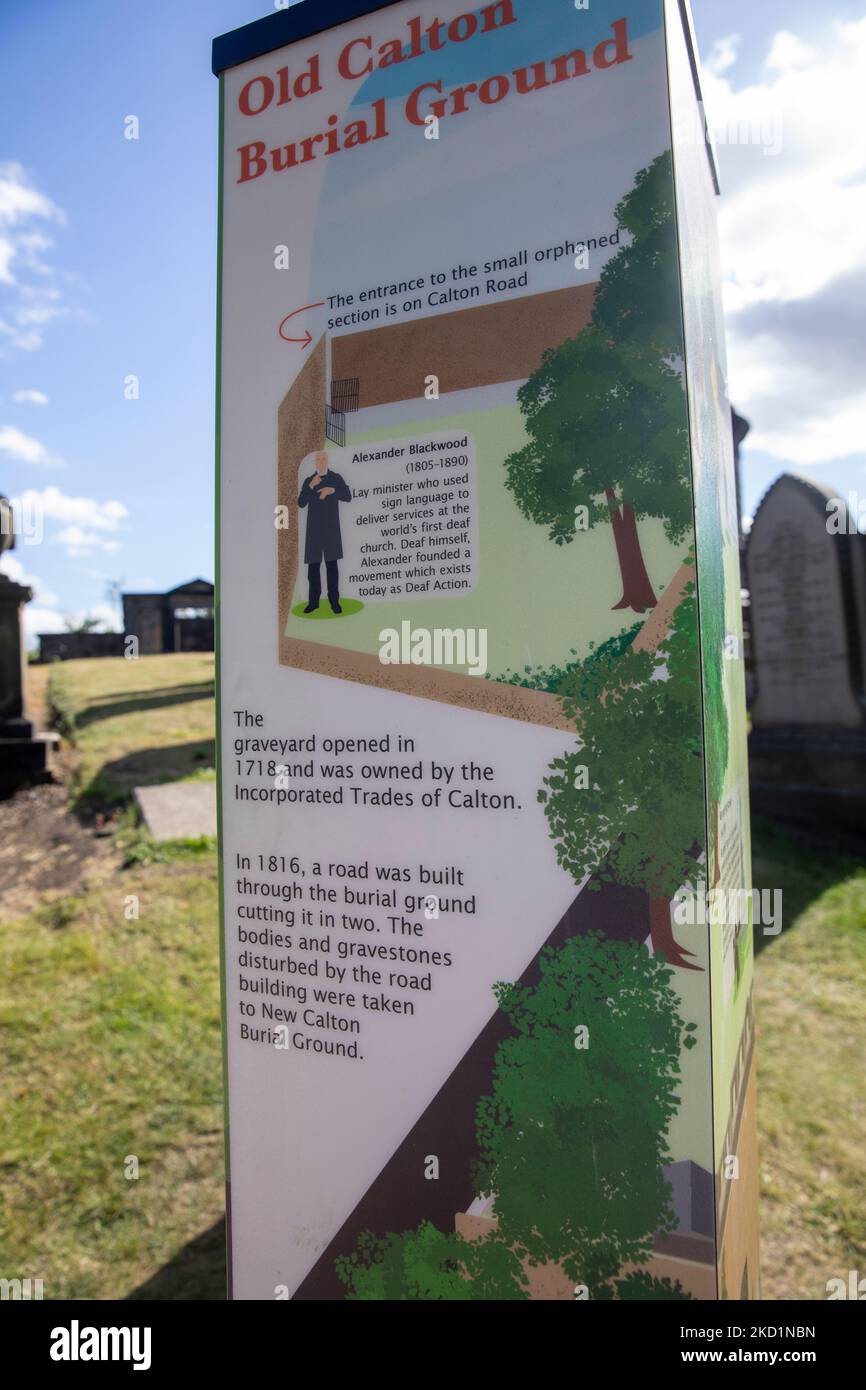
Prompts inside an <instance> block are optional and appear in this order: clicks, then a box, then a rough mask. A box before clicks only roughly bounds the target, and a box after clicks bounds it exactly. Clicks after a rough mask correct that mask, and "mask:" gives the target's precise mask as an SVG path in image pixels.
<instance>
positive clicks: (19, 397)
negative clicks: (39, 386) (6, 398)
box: [12, 387, 48, 405]
mask: <svg viewBox="0 0 866 1390" xmlns="http://www.w3.org/2000/svg"><path fill="white" fill-rule="evenodd" d="M12 399H13V401H14V402H15V404H16V405H47V404H48V397H47V396H46V394H45V392H44V391H36V390H34V389H33V388H32V387H24V388H23V389H22V390H20V391H13V392H12Z"/></svg>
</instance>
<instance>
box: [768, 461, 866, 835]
mask: <svg viewBox="0 0 866 1390" xmlns="http://www.w3.org/2000/svg"><path fill="white" fill-rule="evenodd" d="M836 513H838V515H839V516H840V518H841V525H833V524H832V523H828V517H831V516H832V515H834V514H836ZM746 565H747V573H748V579H749V591H750V619H751V632H752V653H753V658H754V678H755V696H754V700H753V703H752V732H751V734H750V736H749V764H750V788H751V801H752V806H753V808H754V809H755V810H756V811H758V812H759V813H761V814H765V815H772V816H778V817H780V818H781V819H785V820H794V821H801V822H804V823H807V824H815V823H818V824H830V825H841V826H845V827H847V828H849V829H854V830H858V831H861V832H863V831H866V537H863V536H862V535H859V534H858V532H857V527H856V524H855V522H854V519H853V518H852V517H851V515H850V513H849V512H848V510H847V508H846V507H845V505H844V503H843V502H842V500H841V499H840V498H838V497H837V495H836V494H834V492H833V490H832V488H829V487H827V486H826V484H824V483H822V482H816V481H813V480H812V479H810V478H804V477H800V476H797V475H794V474H783V475H782V476H781V477H780V478H777V479H776V481H775V482H774V483H773V485H772V487H771V488H770V489H769V491H768V492H767V494H766V496H765V497H764V499H763V501H762V502H761V505H760V507H759V508H758V510H757V512H756V514H755V520H754V523H753V525H752V530H751V532H750V534H749V539H748V544H747V547H746Z"/></svg>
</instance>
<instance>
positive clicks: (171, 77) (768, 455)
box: [0, 0, 866, 630]
mask: <svg viewBox="0 0 866 1390" xmlns="http://www.w3.org/2000/svg"><path fill="white" fill-rule="evenodd" d="M308 2H310V3H312V0H308ZM567 2H568V0H563V3H567ZM467 8H468V6H467ZM432 11H435V4H433V3H432V0H431V12H432ZM694 11H695V21H696V26H697V30H698V37H699V41H700V46H701V52H702V56H703V57H704V59H705V61H706V63H707V65H708V69H709V71H708V75H707V93H706V97H707V105H708V110H709V116H710V120H711V122H712V123H713V124H715V125H717V126H718V128H719V130H720V132H721V134H722V141H721V145H720V149H719V159H720V165H721V175H722V183H723V194H724V196H723V200H722V204H721V209H720V213H721V231H722V250H723V263H724V269H725V275H726V307H727V309H728V311H729V316H728V323H729V338H730V355H731V385H732V393H733V397H734V401H735V403H736V404H737V406H738V408H739V409H740V410H741V411H744V412H745V413H746V414H747V415H749V416H750V418H751V419H752V423H753V426H754V433H753V436H752V440H753V444H752V447H749V448H747V450H746V456H745V469H744V472H745V485H746V486H745V508H746V511H747V512H748V511H751V510H752V509H753V508H754V505H755V503H756V501H757V499H758V498H759V497H760V495H761V493H762V492H763V490H764V489H765V488H766V486H767V485H768V484H769V482H770V481H771V480H772V478H773V477H774V476H776V474H778V473H779V472H780V471H782V470H783V469H784V468H785V467H786V466H792V467H796V468H798V469H800V470H801V471H804V472H811V473H814V474H815V475H816V476H819V477H820V478H822V479H823V480H824V481H826V482H831V483H833V485H834V486H836V487H838V488H839V490H840V491H842V492H843V493H845V492H847V491H848V489H849V488H853V489H856V490H858V491H861V492H863V493H864V494H866V472H864V466H866V465H864V460H866V452H864V450H866V429H864V424H866V411H864V394H863V386H862V384H861V382H860V379H859V365H858V361H857V353H858V348H857V344H858V342H859V341H860V337H861V330H860V326H859V325H860V324H861V323H862V316H863V312H864V309H866V231H864V228H866V205H864V196H866V195H864V189H866V156H863V157H862V158H861V159H859V161H858V159H857V155H856V150H857V147H858V145H860V146H861V147H862V130H861V128H860V125H859V124H858V117H857V110H858V107H859V101H860V90H861V82H860V80H859V79H857V77H856V75H855V71H854V70H853V69H855V67H856V64H855V59H856V58H857V56H858V55H859V57H860V58H862V57H863V56H864V54H866V19H864V5H863V4H862V3H859V0H858V2H856V3H855V0H825V3H824V4H822V5H820V6H816V5H814V4H813V3H811V0H761V3H760V4H756V3H755V0H695V4H694ZM266 13H269V7H268V6H267V5H264V4H259V5H257V4H255V3H250V2H249V0H207V3H205V0H183V2H182V3H177V0H135V2H134V0H75V3H74V4H70V3H68V0H42V2H41V3H40V4H38V5H34V4H33V3H32V0H4V3H3V6H2V12H0V93H2V97H0V104H2V112H3V120H2V126H0V130H2V138H0V166H2V169H0V491H3V492H6V493H8V494H11V495H13V496H15V497H22V496H27V495H28V493H32V492H34V491H35V492H36V493H38V494H40V496H41V497H42V499H43V501H44V503H45V515H46V522H45V534H44V538H43V540H42V541H41V543H40V544H38V545H19V548H18V549H17V551H16V552H15V555H14V557H8V556H7V558H6V561H5V562H4V568H6V569H9V570H10V571H11V572H13V573H15V574H17V575H18V576H19V577H24V578H26V579H27V580H28V582H34V583H35V587H36V598H35V600H34V603H33V604H32V605H31V606H30V607H31V609H32V613H31V615H30V617H29V619H28V623H29V626H30V627H31V628H40V629H41V630H52V629H55V630H56V629H57V628H58V627H60V626H62V622H63V617H64V616H65V615H67V614H68V615H71V616H79V617H80V616H81V615H83V614H84V613H95V614H97V615H105V613H106V596H105V590H106V585H107V583H108V582H109V581H110V580H123V582H124V586H125V587H126V588H130V589H149V588H153V589H163V588H169V587H172V586H173V585H175V584H177V583H179V582H180V581H181V580H185V579H188V578H191V577H193V576H195V575H203V576H205V577H208V578H211V577H212V576H213V558H212V548H213V542H212V507H213V489H212V474H213V382H214V313H215V310H214V284H215V262H216V127H217V82H216V79H215V78H214V77H212V75H211V73H210V41H211V39H212V37H213V36H214V35H216V34H218V33H222V32H225V31H227V30H229V29H232V28H235V27H237V26H239V25H241V24H245V23H248V22H250V21H251V20H253V19H257V18H259V17H261V16H262V15H263V14H266ZM845 26H847V27H845ZM128 115H135V116H137V117H138V118H139V121H140V138H139V139H138V140H136V141H133V140H127V139H124V132H123V123H124V118H125V117H126V116H128ZM746 128H748V129H750V130H752V131H754V132H758V134H757V136H756V137H753V136H750V137H749V138H747V139H746V141H745V142H742V141H738V142H736V143H735V142H732V141H731V140H730V138H729V136H728V135H727V134H726V132H730V131H731V130H734V129H746ZM761 132H763V134H761ZM780 132H781V134H782V135H783V137H784V138H783V139H782V140H781V149H780V150H779V151H777V152H775V153H770V154H768V153H766V151H765V148H762V145H763V146H766V145H767V144H768V143H772V142H774V141H776V136H777V135H778V134H779V133H780ZM776 143H778V141H776ZM130 374H135V375H136V376H137V377H138V378H139V382H140V398H139V399H138V400H127V399H125V396H124V381H125V378H126V377H127V376H128V375H130Z"/></svg>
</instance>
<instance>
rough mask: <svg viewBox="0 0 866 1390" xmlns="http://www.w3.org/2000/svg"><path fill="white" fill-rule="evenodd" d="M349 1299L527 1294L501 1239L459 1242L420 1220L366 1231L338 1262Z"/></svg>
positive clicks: (425, 1299) (479, 1298) (463, 1300)
mask: <svg viewBox="0 0 866 1390" xmlns="http://www.w3.org/2000/svg"><path fill="white" fill-rule="evenodd" d="M336 1267H337V1274H338V1275H339V1278H340V1279H341V1280H342V1282H343V1284H344V1285H345V1286H346V1290H347V1293H346V1298H347V1299H348V1300H349V1301H351V1302H358V1301H365V1302H372V1301H387V1302H394V1303H405V1302H424V1303H429V1302H446V1301H447V1302H460V1303H468V1302H481V1301H496V1302H511V1301H514V1300H519V1299H525V1298H526V1297H527V1294H526V1288H527V1280H526V1275H525V1274H524V1272H523V1270H522V1268H521V1265H520V1262H519V1260H518V1257H517V1255H516V1254H515V1252H514V1251H513V1250H511V1249H509V1248H508V1246H507V1245H506V1244H505V1243H504V1242H503V1241H501V1240H498V1239H495V1238H494V1239H492V1240H480V1241H469V1240H464V1239H463V1238H462V1237H461V1236H458V1235H455V1234H453V1233H451V1234H446V1233H445V1232H443V1231H440V1230H438V1229H437V1228H436V1227H435V1226H433V1225H431V1223H430V1222H429V1221H423V1222H422V1223H421V1225H420V1226H419V1227H418V1229H417V1230H415V1231H403V1232H402V1233H401V1234H400V1235H389V1236H385V1237H384V1238H382V1239H379V1238H377V1237H376V1236H374V1235H373V1233H372V1232H371V1231H365V1232H364V1233H363V1235H361V1236H360V1238H359V1240H358V1245H357V1248H356V1249H355V1250H354V1251H353V1252H352V1254H351V1255H344V1256H341V1257H340V1258H339V1259H338V1260H337V1265H336Z"/></svg>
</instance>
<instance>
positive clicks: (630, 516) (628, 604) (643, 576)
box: [604, 488, 658, 613]
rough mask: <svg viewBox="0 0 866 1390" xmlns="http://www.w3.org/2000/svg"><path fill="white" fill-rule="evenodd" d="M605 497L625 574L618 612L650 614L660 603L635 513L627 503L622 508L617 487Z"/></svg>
mask: <svg viewBox="0 0 866 1390" xmlns="http://www.w3.org/2000/svg"><path fill="white" fill-rule="evenodd" d="M604 495H605V497H606V499H607V505H608V507H609V508H610V524H611V526H612V528H613V539H614V543H615V545H616V553H617V559H618V560H619V569H620V574H621V575H622V598H621V599H620V601H619V603H615V604H614V611H616V610H617V609H618V608H631V609H632V610H633V611H634V612H635V613H646V612H647V610H648V609H650V608H655V606H656V603H657V602H658V600H657V599H656V596H655V593H654V591H653V586H652V584H651V582H650V577H649V575H648V574H647V568H646V565H645V564H644V558H643V553H642V552H641V548H640V536H639V535H638V529H637V522H636V521H635V517H634V512H633V511H632V509H631V507H630V506H629V505H628V503H627V502H625V503H623V504H622V505H620V503H619V500H618V499H617V495H616V493H615V492H614V490H613V488H607V489H606V491H605V494H604Z"/></svg>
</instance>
